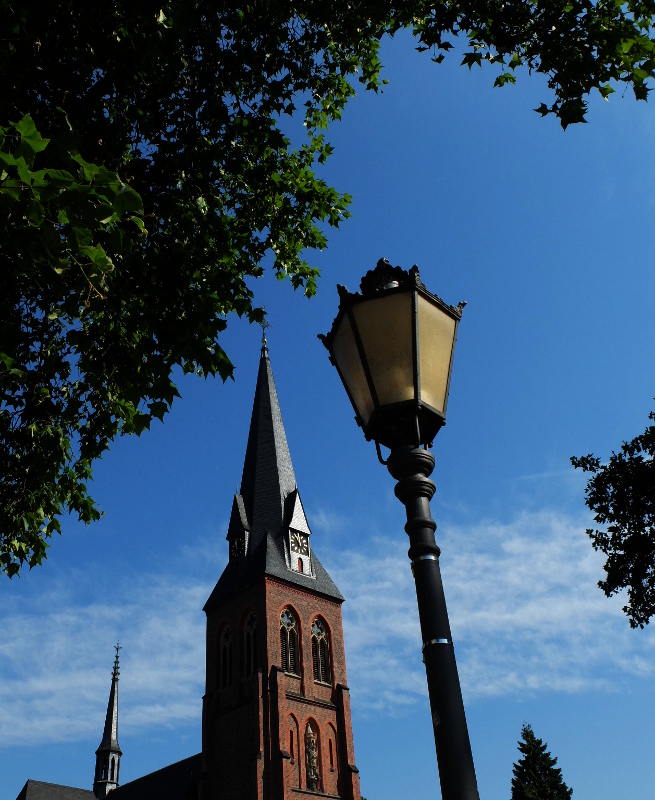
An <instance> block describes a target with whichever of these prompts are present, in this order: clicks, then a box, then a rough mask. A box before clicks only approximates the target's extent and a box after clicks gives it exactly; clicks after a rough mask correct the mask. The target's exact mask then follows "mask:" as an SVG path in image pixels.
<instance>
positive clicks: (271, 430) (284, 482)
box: [240, 336, 296, 548]
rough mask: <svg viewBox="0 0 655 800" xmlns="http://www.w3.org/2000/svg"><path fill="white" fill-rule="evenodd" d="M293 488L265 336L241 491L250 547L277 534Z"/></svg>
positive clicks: (290, 465) (286, 445)
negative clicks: (287, 499) (248, 529)
mask: <svg viewBox="0 0 655 800" xmlns="http://www.w3.org/2000/svg"><path fill="white" fill-rule="evenodd" d="M295 488H296V476H295V474H294V472H293V465H292V463H291V455H290V453H289V445H288V443H287V437H286V433H285V432H284V424H283V422H282V413H281V412H280V403H279V401H278V397H277V390H276V388H275V381H274V380H273V370H272V369H271V362H270V360H269V357H268V347H267V346H266V337H265V336H264V337H263V343H262V354H261V358H260V361H259V373H258V375H257V387H256V389H255V401H254V403H253V409H252V418H251V421H250V433H249V434H248V445H247V447H246V458H245V461H244V465H243V475H242V477H241V492H240V494H241V497H242V498H243V504H244V508H245V512H246V517H247V519H248V522H249V524H250V528H251V530H252V533H253V541H252V546H253V548H256V547H257V545H258V544H259V542H260V541H261V540H262V539H263V538H264V537H265V536H266V534H267V533H272V534H273V535H276V534H277V533H278V532H279V531H280V529H281V527H282V525H283V523H284V502H285V499H286V498H287V496H288V495H290V494H291V492H293V491H294V489H295Z"/></svg>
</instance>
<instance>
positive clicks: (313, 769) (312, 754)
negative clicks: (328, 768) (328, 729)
mask: <svg viewBox="0 0 655 800" xmlns="http://www.w3.org/2000/svg"><path fill="white" fill-rule="evenodd" d="M305 759H306V761H307V788H308V789H309V790H310V791H312V792H317V791H318V785H319V781H320V780H321V776H320V773H319V771H318V753H317V752H316V737H315V736H314V731H313V730H312V726H311V725H310V724H309V723H307V730H306V731H305Z"/></svg>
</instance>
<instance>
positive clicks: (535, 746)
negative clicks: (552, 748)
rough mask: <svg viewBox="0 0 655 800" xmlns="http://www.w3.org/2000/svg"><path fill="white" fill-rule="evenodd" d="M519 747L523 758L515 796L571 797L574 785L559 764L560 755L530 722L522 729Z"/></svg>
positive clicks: (516, 799) (524, 799)
mask: <svg viewBox="0 0 655 800" xmlns="http://www.w3.org/2000/svg"><path fill="white" fill-rule="evenodd" d="M519 750H520V751H521V758H519V760H518V761H517V762H516V763H515V764H514V768H513V772H514V777H513V778H512V799H511V800H569V798H570V797H571V795H572V793H573V789H569V788H568V786H567V785H566V784H565V783H564V781H563V780H562V770H561V769H560V768H559V767H556V766H555V764H557V759H556V758H553V757H552V756H551V754H550V753H549V752H548V750H547V749H546V745H545V744H544V742H543V741H542V740H541V739H538V738H537V737H536V736H535V735H534V733H533V731H532V727H531V726H530V725H528V724H525V725H524V726H523V728H522V729H521V741H519Z"/></svg>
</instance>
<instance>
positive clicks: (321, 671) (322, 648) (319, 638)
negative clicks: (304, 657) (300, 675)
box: [312, 619, 330, 683]
mask: <svg viewBox="0 0 655 800" xmlns="http://www.w3.org/2000/svg"><path fill="white" fill-rule="evenodd" d="M312 661H313V662H314V680H315V681H319V682H321V683H329V682H330V657H329V648H328V636H327V631H326V629H325V625H324V624H323V623H322V622H321V620H320V619H315V620H314V622H312Z"/></svg>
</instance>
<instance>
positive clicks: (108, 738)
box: [98, 642, 122, 750]
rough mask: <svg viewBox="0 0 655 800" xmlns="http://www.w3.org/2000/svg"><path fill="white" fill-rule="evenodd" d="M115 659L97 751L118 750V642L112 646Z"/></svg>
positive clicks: (119, 648) (120, 648) (119, 647)
mask: <svg viewBox="0 0 655 800" xmlns="http://www.w3.org/2000/svg"><path fill="white" fill-rule="evenodd" d="M114 649H115V650H116V657H115V658H114V669H113V671H112V674H111V690H110V691H109V703H108V704H107V716H106V717H105V730H104V732H103V734H102V741H101V742H100V748H98V749H105V748H107V749H112V750H118V749H119V747H118V676H119V675H120V667H119V664H118V653H119V651H120V650H122V647H121V646H120V643H119V642H116V644H115V645H114Z"/></svg>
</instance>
